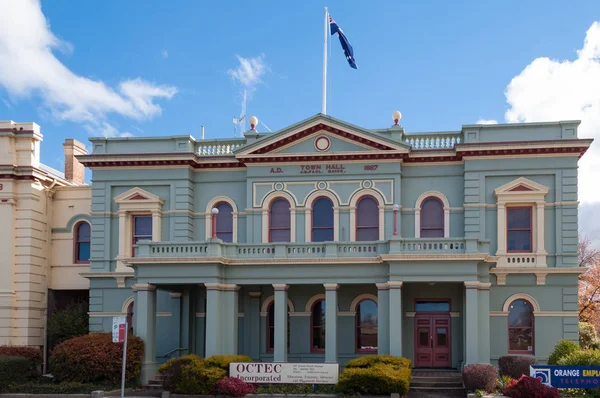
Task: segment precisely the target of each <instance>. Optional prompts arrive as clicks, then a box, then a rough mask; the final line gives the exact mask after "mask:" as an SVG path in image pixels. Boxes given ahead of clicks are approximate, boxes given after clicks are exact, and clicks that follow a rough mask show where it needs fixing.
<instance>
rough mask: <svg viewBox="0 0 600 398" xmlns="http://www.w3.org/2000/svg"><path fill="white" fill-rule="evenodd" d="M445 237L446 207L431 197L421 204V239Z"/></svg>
mask: <svg viewBox="0 0 600 398" xmlns="http://www.w3.org/2000/svg"><path fill="white" fill-rule="evenodd" d="M443 237H444V205H443V204H442V202H441V201H440V200H439V199H438V198H434V197H429V198H427V199H425V200H424V201H423V203H422V204H421V238H443Z"/></svg>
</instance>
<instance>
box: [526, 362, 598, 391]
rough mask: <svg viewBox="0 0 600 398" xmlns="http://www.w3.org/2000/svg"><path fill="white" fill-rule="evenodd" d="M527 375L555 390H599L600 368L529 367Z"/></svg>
mask: <svg viewBox="0 0 600 398" xmlns="http://www.w3.org/2000/svg"><path fill="white" fill-rule="evenodd" d="M529 375H530V376H531V377H535V378H537V379H539V380H540V381H541V382H542V383H543V384H545V385H547V386H550V387H556V388H600V366H553V365H531V366H530V367H529Z"/></svg>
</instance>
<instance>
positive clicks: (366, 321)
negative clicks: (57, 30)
mask: <svg viewBox="0 0 600 398" xmlns="http://www.w3.org/2000/svg"><path fill="white" fill-rule="evenodd" d="M356 315H357V318H358V325H359V326H360V327H361V328H364V327H375V328H376V327H377V304H376V303H375V302H374V301H373V300H363V301H361V302H360V304H359V305H358V311H357V314H356Z"/></svg>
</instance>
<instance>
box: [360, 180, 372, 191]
mask: <svg viewBox="0 0 600 398" xmlns="http://www.w3.org/2000/svg"><path fill="white" fill-rule="evenodd" d="M362 187H363V188H365V189H370V188H373V181H371V180H365V181H363V182H362Z"/></svg>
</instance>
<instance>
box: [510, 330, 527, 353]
mask: <svg viewBox="0 0 600 398" xmlns="http://www.w3.org/2000/svg"><path fill="white" fill-rule="evenodd" d="M532 332H533V329H532V328H510V329H509V330H508V349H509V350H510V351H533V333H532Z"/></svg>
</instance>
